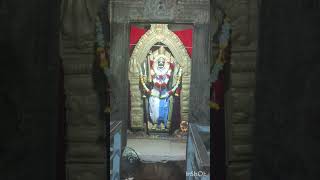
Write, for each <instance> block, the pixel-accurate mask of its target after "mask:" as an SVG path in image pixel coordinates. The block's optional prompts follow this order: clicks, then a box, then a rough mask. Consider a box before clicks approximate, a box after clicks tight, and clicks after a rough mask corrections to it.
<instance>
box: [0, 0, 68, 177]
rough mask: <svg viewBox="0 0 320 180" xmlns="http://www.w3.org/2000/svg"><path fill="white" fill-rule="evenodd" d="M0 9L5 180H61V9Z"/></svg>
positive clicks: (38, 5) (0, 138)
mask: <svg viewBox="0 0 320 180" xmlns="http://www.w3.org/2000/svg"><path fill="white" fill-rule="evenodd" d="M2 3H5V4H2ZM0 4H1V5H0V21H1V25H0V31H1V35H0V36H1V38H0V49H1V58H0V59H1V67H0V69H1V70H0V82H1V85H0V86H1V87H0V107H1V108H0V109H1V110H0V112H1V113H0V114H1V117H0V119H1V125H0V142H1V143H0V179H1V180H16V179H33V180H43V179H47V180H55V179H57V178H58V174H57V172H58V165H63V164H61V162H58V161H57V154H58V152H57V147H58V142H59V140H58V138H57V137H58V136H57V134H58V126H59V122H60V120H61V119H60V117H59V113H60V109H59V106H58V104H59V103H60V99H59V98H57V97H59V75H60V68H59V67H60V63H59V58H58V36H57V32H58V18H57V17H58V16H59V4H58V3H57V2H55V1H48V0H35V1H30V2H28V3H26V1H22V0H10V1H9V0H6V1H0Z"/></svg>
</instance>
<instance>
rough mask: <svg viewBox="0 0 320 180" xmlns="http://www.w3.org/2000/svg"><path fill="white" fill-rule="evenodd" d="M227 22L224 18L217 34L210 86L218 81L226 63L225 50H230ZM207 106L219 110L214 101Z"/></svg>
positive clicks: (229, 31) (229, 26)
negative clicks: (217, 45)
mask: <svg viewBox="0 0 320 180" xmlns="http://www.w3.org/2000/svg"><path fill="white" fill-rule="evenodd" d="M229 22H230V20H229V19H228V18H227V17H225V18H224V20H223V23H222V26H221V31H220V32H219V37H218V43H219V53H218V58H217V60H216V63H215V64H214V66H213V68H212V71H211V75H210V82H211V83H212V84H213V83H215V82H216V81H217V80H218V78H219V74H220V72H221V71H222V70H223V67H224V65H225V63H226V62H227V59H226V54H225V51H226V50H227V48H230V47H229V43H230V37H231V24H230V23H229ZM209 106H210V108H212V109H215V110H219V109H220V105H219V104H218V103H216V102H214V101H213V102H212V101H210V102H209Z"/></svg>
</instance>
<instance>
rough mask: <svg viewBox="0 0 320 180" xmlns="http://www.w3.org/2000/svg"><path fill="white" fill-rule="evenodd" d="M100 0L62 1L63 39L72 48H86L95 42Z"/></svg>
mask: <svg viewBox="0 0 320 180" xmlns="http://www.w3.org/2000/svg"><path fill="white" fill-rule="evenodd" d="M99 3H100V1H99V0H62V3H61V4H62V8H61V11H62V13H61V21H62V39H63V40H66V41H69V42H71V44H70V46H73V47H77V48H84V47H88V46H92V45H93V44H92V43H90V42H91V41H94V34H95V19H96V16H97V13H98V9H99Z"/></svg>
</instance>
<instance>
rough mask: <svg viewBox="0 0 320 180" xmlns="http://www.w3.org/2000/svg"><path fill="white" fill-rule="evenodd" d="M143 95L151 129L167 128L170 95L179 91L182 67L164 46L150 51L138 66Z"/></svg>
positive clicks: (170, 106) (170, 107) (170, 104)
mask: <svg viewBox="0 0 320 180" xmlns="http://www.w3.org/2000/svg"><path fill="white" fill-rule="evenodd" d="M139 72H140V82H141V87H142V88H141V89H142V92H143V96H144V97H145V98H146V100H147V101H146V102H147V103H146V105H147V107H146V109H147V113H148V120H149V122H148V124H149V127H151V128H152V129H161V130H164V129H167V128H168V121H169V120H170V113H171V109H172V100H173V99H172V97H171V96H172V95H174V94H175V95H178V94H179V92H180V85H181V76H182V68H181V67H180V66H179V65H178V64H176V63H175V59H174V57H173V56H172V55H171V53H170V52H168V51H167V50H166V49H165V47H164V46H162V45H160V47H159V48H158V49H156V50H155V51H153V52H152V51H150V53H149V55H148V56H147V59H146V61H144V62H143V64H142V65H141V66H140V68H139Z"/></svg>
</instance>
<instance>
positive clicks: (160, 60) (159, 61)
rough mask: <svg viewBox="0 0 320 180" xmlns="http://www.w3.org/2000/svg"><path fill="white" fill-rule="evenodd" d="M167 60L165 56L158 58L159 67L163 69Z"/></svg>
mask: <svg viewBox="0 0 320 180" xmlns="http://www.w3.org/2000/svg"><path fill="white" fill-rule="evenodd" d="M164 63H165V60H164V58H159V60H158V68H159V69H162V68H163V67H164Z"/></svg>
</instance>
